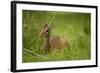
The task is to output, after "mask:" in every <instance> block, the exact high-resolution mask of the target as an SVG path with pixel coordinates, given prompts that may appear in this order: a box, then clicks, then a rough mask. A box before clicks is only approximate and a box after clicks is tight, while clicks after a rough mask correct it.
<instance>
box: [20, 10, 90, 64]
mask: <svg viewBox="0 0 100 73" xmlns="http://www.w3.org/2000/svg"><path fill="white" fill-rule="evenodd" d="M22 18H23V49H24V48H25V49H28V50H30V51H31V52H33V53H37V54H39V55H41V56H43V57H40V56H35V55H32V54H30V53H28V52H25V51H24V50H23V51H22V61H23V62H24V63H26V62H44V61H62V60H86V59H90V58H91V55H90V54H91V47H90V46H91V42H90V41H91V31H90V27H91V25H90V24H91V23H90V22H91V20H90V18H91V15H90V14H89V13H75V12H47V11H31V10H23V11H22ZM44 22H47V23H53V24H52V29H51V36H60V37H64V38H66V39H67V40H68V42H69V44H70V48H64V49H63V50H62V51H56V52H51V53H48V54H44V53H43V51H41V46H42V43H43V39H42V38H40V37H39V33H40V31H41V30H42V24H43V23H44Z"/></svg>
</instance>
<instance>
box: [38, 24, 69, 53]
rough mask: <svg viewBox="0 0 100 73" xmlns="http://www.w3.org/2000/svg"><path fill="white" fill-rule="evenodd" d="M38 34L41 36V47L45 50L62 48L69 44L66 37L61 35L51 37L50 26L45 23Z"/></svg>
mask: <svg viewBox="0 0 100 73" xmlns="http://www.w3.org/2000/svg"><path fill="white" fill-rule="evenodd" d="M40 36H41V37H43V47H42V49H44V50H46V51H51V50H52V51H54V50H55V49H56V50H57V49H62V48H65V47H67V48H68V46H69V43H68V42H67V41H66V39H64V38H62V37H52V36H50V27H49V26H48V25H47V24H46V25H44V26H43V30H42V31H41V33H40Z"/></svg>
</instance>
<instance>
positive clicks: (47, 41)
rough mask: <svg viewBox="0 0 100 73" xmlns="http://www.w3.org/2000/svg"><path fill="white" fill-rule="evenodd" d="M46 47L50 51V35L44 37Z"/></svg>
mask: <svg viewBox="0 0 100 73" xmlns="http://www.w3.org/2000/svg"><path fill="white" fill-rule="evenodd" d="M44 44H45V49H47V50H48V51H49V48H50V35H49V36H47V37H45V38H44Z"/></svg>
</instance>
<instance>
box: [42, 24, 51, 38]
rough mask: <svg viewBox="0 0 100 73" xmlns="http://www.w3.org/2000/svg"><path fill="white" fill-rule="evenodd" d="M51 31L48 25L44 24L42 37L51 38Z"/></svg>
mask: <svg viewBox="0 0 100 73" xmlns="http://www.w3.org/2000/svg"><path fill="white" fill-rule="evenodd" d="M50 29H51V28H50V26H49V25H48V24H47V23H45V24H43V26H42V29H41V32H40V36H41V37H49V36H50Z"/></svg>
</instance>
